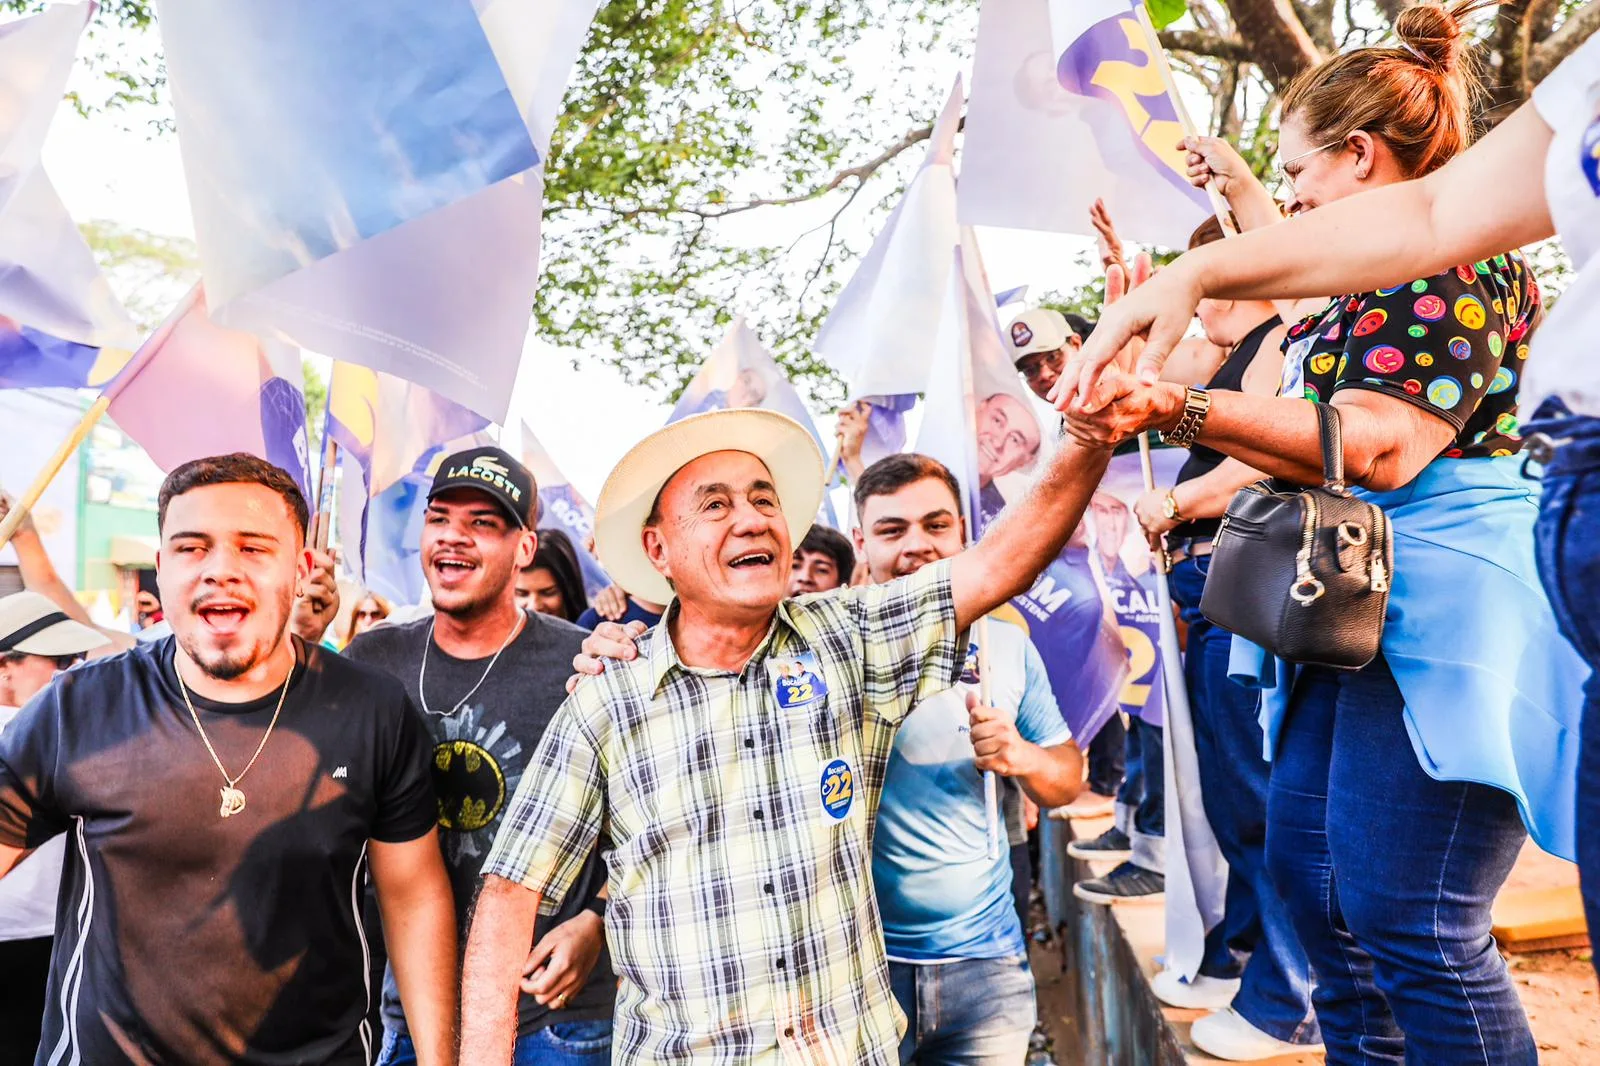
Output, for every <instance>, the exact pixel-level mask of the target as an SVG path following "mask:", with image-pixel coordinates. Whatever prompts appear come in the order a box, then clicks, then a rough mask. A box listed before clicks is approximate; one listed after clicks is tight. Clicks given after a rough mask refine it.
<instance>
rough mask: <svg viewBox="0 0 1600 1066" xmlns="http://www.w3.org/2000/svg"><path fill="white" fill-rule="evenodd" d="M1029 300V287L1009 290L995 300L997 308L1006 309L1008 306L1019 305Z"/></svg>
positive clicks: (1023, 286)
mask: <svg viewBox="0 0 1600 1066" xmlns="http://www.w3.org/2000/svg"><path fill="white" fill-rule="evenodd" d="M1027 298H1028V286H1026V285H1018V286H1017V287H1016V288H1014V289H1007V290H1006V291H1005V292H1002V293H999V294H998V295H996V296H995V298H994V305H995V306H996V307H1005V306H1006V305H1007V304H1019V303H1021V302H1022V301H1023V300H1026V299H1027Z"/></svg>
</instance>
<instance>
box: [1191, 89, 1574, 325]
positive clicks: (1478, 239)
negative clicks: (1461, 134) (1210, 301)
mask: <svg viewBox="0 0 1600 1066" xmlns="http://www.w3.org/2000/svg"><path fill="white" fill-rule="evenodd" d="M1550 137H1551V133H1550V127H1549V126H1546V125H1545V124H1544V120H1543V119H1541V118H1540V117H1539V114H1538V112H1537V111H1535V110H1534V109H1533V107H1532V105H1531V104H1524V105H1523V106H1522V107H1521V108H1519V109H1518V110H1517V112H1516V113H1515V114H1514V115H1512V116H1511V117H1510V118H1508V119H1507V120H1506V121H1505V122H1503V123H1501V125H1500V126H1498V127H1497V128H1496V129H1495V130H1494V131H1493V132H1492V133H1490V134H1489V135H1488V136H1487V137H1485V138H1484V139H1483V140H1482V141H1481V142H1479V143H1478V144H1476V145H1474V146H1473V147H1472V148H1470V149H1468V150H1467V151H1466V152H1464V153H1462V154H1461V155H1460V156H1457V157H1456V158H1455V159H1453V160H1451V161H1450V162H1449V163H1447V164H1446V165H1445V166H1444V167H1443V168H1442V169H1440V170H1438V171H1436V172H1435V173H1433V174H1430V175H1428V176H1427V177H1424V178H1420V179H1417V180H1414V181H1406V182H1400V183H1399V184H1395V185H1387V186H1384V187H1382V188H1379V189H1374V190H1373V191H1371V192H1364V193H1360V194H1358V195H1356V196H1350V197H1346V198H1344V199H1341V200H1337V201H1335V202H1333V203H1328V204H1323V205H1321V206H1320V207H1318V208H1317V209H1316V210H1315V211H1308V212H1305V213H1303V214H1301V215H1298V216H1296V217H1295V218H1293V219H1290V220H1289V221H1288V222H1285V223H1284V224H1282V225H1281V226H1268V227H1266V228H1264V229H1261V230H1258V231H1255V232H1251V233H1247V234H1245V235H1243V236H1241V237H1238V238H1235V239H1233V240H1228V241H1218V242H1216V243H1214V244H1209V245H1206V246H1205V247H1204V248H1199V249H1196V250H1195V251H1193V252H1191V253H1189V254H1188V255H1186V256H1184V259H1185V260H1188V259H1192V260H1193V261H1192V262H1191V263H1190V269H1192V270H1194V271H1195V272H1196V274H1195V276H1196V277H1197V278H1198V279H1199V281H1200V285H1201V291H1202V293H1203V294H1204V295H1206V296H1212V297H1216V298H1219V299H1242V300H1250V299H1259V300H1273V299H1281V298H1285V297H1287V298H1296V299H1299V298H1309V297H1325V296H1327V295H1329V294H1331V293H1341V292H1367V291H1371V290H1374V289H1381V288H1384V287H1386V286H1390V285H1395V284H1399V283H1402V282H1407V281H1411V280H1413V279H1415V278H1421V277H1427V276H1428V275H1429V274H1437V273H1439V272H1440V271H1442V270H1448V269H1450V268H1451V267H1453V266H1456V265H1458V264H1461V263H1470V262H1474V261H1476V260H1479V259H1487V258H1489V257H1491V256H1495V255H1499V254H1501V253H1502V252H1505V251H1507V250H1508V249H1511V248H1517V247H1520V246H1522V245H1524V244H1529V243H1532V242H1533V241H1537V240H1541V239H1543V238H1545V237H1549V236H1550V235H1551V234H1552V233H1553V232H1554V230H1555V227H1554V224H1553V223H1552V222H1551V220H1550V209H1549V205H1548V203H1547V202H1546V200H1545V198H1544V187H1543V184H1542V183H1541V182H1540V181H1539V180H1538V179H1537V175H1535V177H1534V178H1532V179H1530V178H1529V171H1528V167H1529V165H1530V161H1534V160H1543V159H1544V157H1545V154H1546V152H1547V151H1548V149H1549V146H1550ZM1508 190H1517V193H1516V194H1515V195H1513V194H1511V193H1510V192H1509V191H1508ZM1485 205H1492V208H1486V207H1485ZM1242 221H1243V220H1242V219H1241V222H1242Z"/></svg>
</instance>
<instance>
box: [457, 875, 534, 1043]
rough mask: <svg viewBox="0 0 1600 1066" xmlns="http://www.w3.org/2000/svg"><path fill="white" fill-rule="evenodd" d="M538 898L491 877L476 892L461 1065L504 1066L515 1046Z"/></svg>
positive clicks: (463, 1005)
mask: <svg viewBox="0 0 1600 1066" xmlns="http://www.w3.org/2000/svg"><path fill="white" fill-rule="evenodd" d="M538 918H539V894H538V893H537V892H533V891H530V890H529V889H526V888H523V887H522V886H521V885H519V884H517V883H516V882H515V881H508V880H506V879H505V878H503V877H496V876H495V875H494V874H489V875H487V876H485V877H484V879H483V887H482V888H481V889H479V891H478V902H477V904H476V905H475V906H474V907H473V909H472V923H471V925H470V927H469V931H468V933H467V957H466V961H465V962H464V963H463V966H462V980H461V1061H462V1062H463V1063H469V1062H470V1063H473V1064H474V1066H478V1064H482V1066H506V1064H507V1063H509V1062H510V1061H511V1052H512V1049H513V1047H514V1046H515V1045H516V1040H517V994H518V992H519V991H520V982H521V980H522V965H523V962H524V961H525V960H526V959H527V957H528V949H529V947H531V946H532V945H533V929H534V923H535V922H536V921H537V920H538Z"/></svg>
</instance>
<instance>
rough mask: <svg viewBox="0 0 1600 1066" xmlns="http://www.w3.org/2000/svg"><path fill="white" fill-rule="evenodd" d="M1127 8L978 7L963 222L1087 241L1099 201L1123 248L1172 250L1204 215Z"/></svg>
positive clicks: (1069, 2)
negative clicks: (1142, 245)
mask: <svg viewBox="0 0 1600 1066" xmlns="http://www.w3.org/2000/svg"><path fill="white" fill-rule="evenodd" d="M1160 60H1161V57H1159V56H1156V55H1152V54H1151V52H1150V48H1149V46H1148V45H1147V44H1146V43H1145V39H1144V35H1143V31H1142V29H1141V27H1140V26H1139V22H1138V20H1137V18H1136V17H1135V16H1134V15H1133V7H1132V4H1131V3H1130V2H1128V0H1047V2H1041V0H983V8H982V11H981V13H980V17H979V22H978V47H977V55H976V57H975V59H974V63H973V74H972V98H971V101H970V103H969V107H968V112H967V125H966V144H965V147H964V154H963V165H962V173H961V186H960V205H959V206H960V216H961V221H962V223H963V224H967V225H993V226H1008V227H1014V228H1020V229H1039V230H1050V231H1053V232H1059V233H1079V234H1083V235H1085V236H1093V235H1094V230H1093V227H1092V226H1091V225H1090V222H1089V209H1090V207H1091V206H1092V205H1093V204H1094V202H1095V200H1096V199H1104V200H1105V201H1106V204H1107V206H1108V207H1109V209H1110V211H1111V214H1112V216H1113V217H1114V218H1116V219H1117V223H1118V227H1119V229H1120V230H1121V231H1122V234H1123V236H1124V237H1126V238H1130V239H1132V240H1135V241H1141V242H1146V243H1154V244H1162V245H1166V246H1168V247H1173V248H1181V247H1183V245H1184V243H1185V242H1186V241H1187V239H1188V236H1189V233H1190V232H1191V231H1192V230H1193V229H1194V227H1195V226H1196V225H1198V224H1199V223H1200V221H1201V220H1202V219H1204V218H1205V216H1206V215H1207V214H1209V213H1210V208H1209V206H1208V204H1207V201H1206V198H1205V195H1204V194H1203V193H1202V192H1200V191H1199V190H1197V189H1195V188H1193V187H1192V186H1191V185H1189V183H1188V179H1187V177H1186V176H1185V174H1186V170H1187V168H1186V167H1185V165H1184V162H1183V159H1182V157H1181V153H1179V152H1178V150H1177V143H1178V141H1179V140H1180V139H1181V138H1182V136H1183V131H1182V127H1181V124H1180V123H1179V122H1178V118H1177V111H1176V109H1175V107H1174V106H1173V104H1172V103H1171V101H1170V99H1168V98H1167V96H1166V89H1165V83H1164V81H1163V79H1162V72H1161V68H1160V67H1159V66H1158V65H1157V64H1158V63H1159V62H1160Z"/></svg>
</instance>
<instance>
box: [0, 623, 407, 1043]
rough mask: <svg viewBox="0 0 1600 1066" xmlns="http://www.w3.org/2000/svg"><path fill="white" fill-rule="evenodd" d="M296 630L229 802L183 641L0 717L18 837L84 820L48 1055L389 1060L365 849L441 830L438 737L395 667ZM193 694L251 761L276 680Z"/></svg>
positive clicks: (1, 751)
mask: <svg viewBox="0 0 1600 1066" xmlns="http://www.w3.org/2000/svg"><path fill="white" fill-rule="evenodd" d="M295 646H296V650H297V654H298V658H299V660H300V665H298V666H297V667H296V668H295V672H294V675H293V677H292V679H291V681H290V688H289V691H288V695H287V696H286V697H285V699H284V703H283V712H282V714H281V715H280V717H279V719H278V724H277V727H276V728H275V729H274V730H273V732H272V736H271V738H270V739H269V740H268V741H267V745H266V747H265V749H263V751H262V752H261V757H260V759H258V760H257V762H256V764H255V766H254V767H253V768H252V769H251V770H250V772H249V773H248V774H246V775H245V776H244V777H243V778H242V779H241V780H240V781H239V782H238V787H239V788H240V790H241V791H243V792H244V794H245V800H246V803H245V807H244V809H243V810H242V811H240V812H239V813H237V814H235V815H233V816H231V817H228V818H223V817H221V816H220V801H221V791H220V790H221V788H222V786H223V784H224V781H223V779H222V777H221V775H220V773H219V772H218V770H217V768H216V766H215V765H214V764H213V763H212V761H211V757H210V756H209V755H208V754H207V753H206V748H205V745H204V743H202V741H201V739H200V737H199V736H198V735H197V733H196V731H195V727H194V723H193V721H192V720H191V719H190V717H189V713H188V711H187V709H186V708H185V707H184V703H183V697H182V695H181V694H180V692H179V690H178V687H177V677H176V675H175V673H174V672H173V665H172V659H173V651H174V645H173V640H172V638H170V637H168V638H166V639H164V640H160V641H156V642H154V643H150V644H144V645H141V646H139V647H138V648H136V649H134V650H132V651H129V652H126V653H124V654H121V655H116V656H111V657H109V658H105V659H99V660H96V661H94V662H91V663H88V664H86V665H84V666H81V667H78V668H77V669H74V670H69V671H67V672H66V673H64V674H61V675H60V676H59V677H58V678H57V680H56V681H55V682H53V683H52V684H51V685H50V687H49V688H47V689H45V690H44V691H43V692H41V693H40V694H39V695H38V696H37V697H35V698H34V699H33V700H32V701H31V702H30V703H29V704H28V706H27V707H25V708H24V709H23V711H22V713H21V714H20V715H19V716H18V717H17V719H16V720H15V721H14V722H12V724H11V725H10V727H8V728H7V729H6V731H5V733H4V734H0V843H4V844H6V845H8V846H10V847H35V846H37V845H39V844H41V843H43V842H44V841H45V840H47V839H49V838H50V837H53V836H55V835H56V834H58V833H68V834H70V837H69V840H68V844H67V860H66V866H65V870H64V873H63V876H62V883H61V896H60V905H59V907H58V911H57V918H56V947H55V955H54V958H53V959H52V961H51V967H50V987H49V1005H48V1009H47V1011H46V1014H45V1018H44V1040H43V1043H42V1044H41V1045H40V1050H39V1056H38V1059H37V1061H38V1062H39V1063H40V1064H44V1063H48V1062H52V1061H57V1062H83V1063H93V1064H94V1066H109V1064H115V1063H183V1064H211V1063H219V1064H220V1063H248V1064H253V1066H254V1064H259V1066H286V1064H289V1063H307V1064H337V1066H345V1064H350V1066H354V1064H356V1063H366V1062H370V1061H371V1059H372V1054H373V1052H374V1051H375V1049H376V1045H375V1044H374V1042H373V1034H372V1033H371V1032H370V1027H369V1026H368V1025H367V1024H366V1017H367V1006H368V989H367V973H366V941H365V935H364V931H363V929H362V925H361V912H360V906H359V904H360V897H361V887H362V884H363V882H364V880H365V876H366V859H367V844H368V842H369V841H370V840H377V841H384V842H391V843H401V842H405V841H410V840H415V839H417V838H418V837H420V836H422V835H423V834H425V833H427V831H428V830H429V829H431V828H432V827H433V822H434V814H435V803H434V798H433V786H432V782H431V779H430V777H429V774H428V742H427V734H426V732H425V731H424V730H423V729H422V728H421V725H420V723H419V721H418V719H417V715H416V712H415V711H413V710H412V709H411V707H410V701H409V700H408V699H407V697H406V694H405V690H404V689H402V688H401V687H400V686H399V685H398V684H396V683H395V682H394V680H393V679H391V678H389V677H386V676H384V675H383V674H381V673H379V672H378V671H375V670H371V669H368V668H365V667H361V666H356V665H354V664H352V663H348V662H345V661H343V660H342V659H340V658H339V657H338V656H336V655H332V654H330V653H327V652H325V651H323V650H322V649H320V648H315V647H310V646H308V645H306V644H304V643H302V642H300V641H298V640H296V641H295ZM191 695H192V694H191ZM192 698H193V700H194V705H195V710H196V711H197V713H198V714H199V716H200V720H201V722H202V723H203V724H204V725H205V729H206V734H207V735H208V736H209V737H210V739H211V743H212V744H213V745H214V746H215V747H216V751H217V755H218V757H219V758H221V760H222V763H223V765H224V766H226V767H227V768H228V771H229V772H230V773H238V772H239V771H240V770H241V769H243V768H244V766H245V765H246V764H247V763H248V762H249V761H250V756H251V754H252V753H253V752H254V751H255V750H256V746H257V745H258V744H259V743H260V741H261V737H262V734H263V732H264V731H265V730H266V728H267V724H268V722H269V721H271V719H272V714H273V710H274V708H275V707H276V706H277V702H278V693H277V692H273V693H271V694H270V695H268V696H265V697H263V698H261V699H259V700H255V701H253V702H251V703H243V704H218V703H213V702H211V701H210V700H206V699H203V698H201V697H199V696H192ZM58 1050H59V1051H60V1052H61V1053H60V1054H55V1053H56V1052H57V1051H58Z"/></svg>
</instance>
